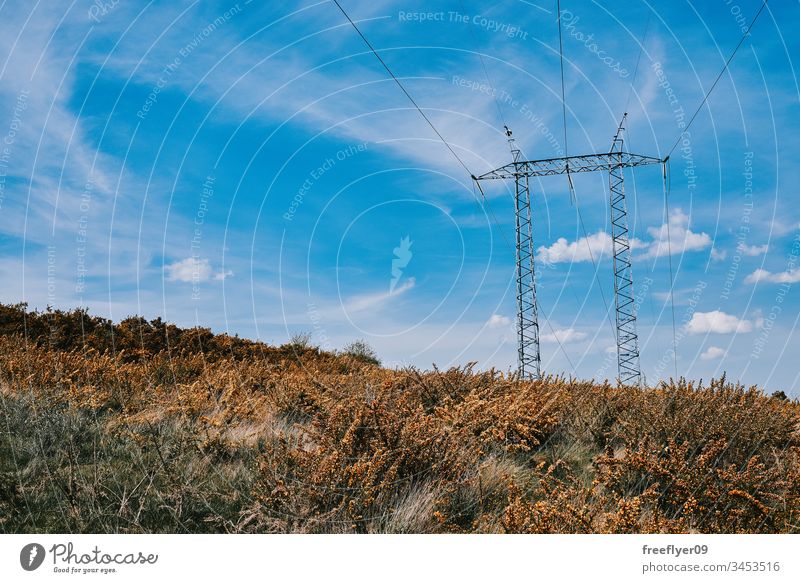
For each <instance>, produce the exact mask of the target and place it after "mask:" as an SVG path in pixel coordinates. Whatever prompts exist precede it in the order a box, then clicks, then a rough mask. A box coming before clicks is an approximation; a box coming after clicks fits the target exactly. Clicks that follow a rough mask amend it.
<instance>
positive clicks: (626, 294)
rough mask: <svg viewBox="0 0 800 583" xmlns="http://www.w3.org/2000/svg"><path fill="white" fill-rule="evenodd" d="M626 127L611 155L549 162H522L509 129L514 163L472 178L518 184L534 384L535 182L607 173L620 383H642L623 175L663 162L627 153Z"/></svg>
mask: <svg viewBox="0 0 800 583" xmlns="http://www.w3.org/2000/svg"><path fill="white" fill-rule="evenodd" d="M626 115H627V114H626ZM624 122H625V117H624V116H623V118H622V122H621V123H620V125H619V128H618V129H617V133H616V135H615V136H614V140H613V141H612V144H611V151H610V152H608V153H604V154H589V155H587V156H566V157H563V158H548V159H544V160H523V159H522V155H521V152H520V150H519V149H518V148H516V147H515V146H514V140H513V139H511V132H510V131H509V130H508V128H506V134H507V135H508V138H509V143H510V144H511V153H512V157H513V162H511V163H510V164H506V165H505V166H501V167H500V168H496V169H495V170H492V171H490V172H486V173H485V174H481V175H480V176H473V177H472V179H473V180H475V181H476V182H478V181H481V180H513V181H514V210H515V216H516V231H517V233H516V234H517V249H516V256H517V265H516V268H517V282H516V283H517V365H518V372H519V375H520V377H521V378H525V379H531V378H539V377H540V376H541V354H540V350H539V320H538V314H537V305H538V304H537V301H536V276H535V270H534V243H533V217H532V212H531V211H532V206H531V195H530V186H529V183H530V179H531V178H532V177H541V176H557V175H562V174H567V175H568V177H569V174H572V173H579V172H598V171H603V172H608V184H609V190H610V199H609V203H610V206H611V238H612V241H613V253H614V300H615V302H614V303H615V309H616V333H615V337H616V341H617V367H618V375H619V380H620V382H622V383H625V384H634V385H639V384H640V382H641V369H640V365H639V337H638V335H637V333H636V302H635V298H634V288H633V264H632V259H631V246H630V239H629V236H628V233H629V230H628V209H627V204H626V201H625V182H624V175H623V171H624V169H625V168H634V167H636V166H647V165H650V164H663V163H664V161H663V160H661V159H659V158H653V157H652V156H642V155H639V154H632V153H630V152H626V151H625V150H624V143H623V139H622V131H623V124H624ZM570 184H571V182H570ZM587 244H588V242H587Z"/></svg>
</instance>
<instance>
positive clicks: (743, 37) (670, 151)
mask: <svg viewBox="0 0 800 583" xmlns="http://www.w3.org/2000/svg"><path fill="white" fill-rule="evenodd" d="M767 1H768V0H764V1H763V2H762V3H761V7H760V8H759V9H758V12H756V15H755V16H754V17H753V20H751V21H750V25H749V26H748V27H747V29H745V31H744V34H743V35H742V38H741V39H739V44H737V45H736V48H734V49H733V52H732V53H731V56H730V57H728V60H727V61H725V65H724V66H723V67H722V70H721V71H720V72H719V75H717V78H716V79H714V82H713V83H712V84H711V88H710V89H709V90H708V91H707V92H706V94H705V95H704V96H703V101H701V102H700V105H698V106H697V109H696V110H695V112H694V114H692V117H691V118H689V123H687V124H686V127H685V128H683V131H682V132H681V133H680V135H679V136H678V139H677V140H675V144H674V145H673V146H672V148H670V150H669V152H668V153H667V156H666V158H665V160H666V159H668V158H669V157H670V156H671V155H672V152H674V151H675V148H677V147H678V144H680V143H681V139H682V138H683V135H684V134H685V133H686V132H688V131H689V127H690V126H691V125H692V122H693V121H694V120H695V118H696V117H697V114H698V113H700V110H701V109H702V108H703V106H704V105H705V104H706V101H708V97H709V95H711V92H712V91H714V88H715V87H716V86H717V83H719V80H720V79H721V78H722V75H723V74H724V73H725V71H726V70H727V69H728V66H729V65H730V64H731V61H732V60H733V57H735V56H736V53H737V51H738V50H739V47H741V46H742V44H743V43H744V40H745V39H746V38H747V37H748V36H750V31H751V30H752V29H753V25H754V24H755V23H756V21H757V20H758V17H759V16H761V12H762V11H763V10H764V8H765V7H766V5H767Z"/></svg>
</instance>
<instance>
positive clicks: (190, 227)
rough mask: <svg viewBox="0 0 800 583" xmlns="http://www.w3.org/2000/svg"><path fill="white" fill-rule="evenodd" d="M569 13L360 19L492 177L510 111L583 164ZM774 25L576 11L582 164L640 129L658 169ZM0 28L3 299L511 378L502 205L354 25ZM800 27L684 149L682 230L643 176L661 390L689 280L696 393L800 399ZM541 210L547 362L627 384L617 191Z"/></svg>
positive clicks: (687, 337) (645, 267) (673, 7)
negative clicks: (612, 236) (474, 368)
mask: <svg viewBox="0 0 800 583" xmlns="http://www.w3.org/2000/svg"><path fill="white" fill-rule="evenodd" d="M554 4H555V3H543V2H542V3H539V2H528V1H521V0H519V1H512V0H509V1H507V2H499V3H489V2H466V1H464V2H460V1H453V2H416V1H408V2H380V1H378V2H375V1H372V2H364V1H347V0H345V1H344V2H343V5H344V6H345V7H346V8H347V9H348V11H349V12H350V14H351V16H352V17H353V19H354V20H356V21H357V22H358V23H359V26H360V27H361V29H362V30H363V31H364V33H365V34H366V35H367V36H368V38H369V39H370V40H371V41H372V43H373V44H374V45H375V46H376V48H378V49H379V50H380V52H381V55H382V56H383V58H384V59H385V60H386V62H387V63H388V64H389V65H390V67H391V68H392V69H393V71H394V72H395V74H396V75H397V76H398V77H400V78H401V79H402V80H403V82H404V84H405V85H406V87H407V88H408V90H409V91H410V92H411V93H412V95H413V96H414V97H415V99H416V100H417V102H418V103H419V104H420V106H421V107H422V108H423V109H424V110H425V111H426V113H427V114H428V116H429V117H430V118H431V120H432V121H433V123H434V124H435V125H436V127H437V128H438V129H439V130H440V132H441V133H442V135H444V136H445V138H446V139H447V140H448V141H449V142H450V143H451V145H452V147H453V148H454V149H455V150H456V152H458V154H459V156H460V157H461V158H462V159H463V160H464V161H465V163H466V165H467V166H468V167H469V169H470V170H471V171H472V172H474V173H476V174H479V173H482V172H485V171H487V170H489V169H491V168H493V167H496V166H500V165H503V164H505V163H507V162H508V161H509V156H510V155H509V152H508V146H507V144H506V142H505V137H504V135H503V133H502V123H501V120H500V114H499V113H498V105H497V103H496V101H495V99H493V97H492V92H494V94H495V95H496V97H497V102H499V105H500V113H502V116H503V119H504V120H505V121H506V122H507V123H508V125H509V126H511V128H512V129H513V130H514V136H515V138H516V139H517V144H518V145H519V146H520V147H521V149H522V150H523V151H524V152H525V154H526V156H527V157H528V158H548V157H554V156H558V155H559V153H560V152H561V151H563V149H564V148H565V144H564V138H563V131H564V130H563V124H562V117H561V116H562V102H561V87H560V69H559V58H558V31H557V28H556V11H555V6H554ZM759 5H760V2H755V1H745V0H730V1H729V0H719V1H715V2H710V1H709V2H674V3H659V4H658V5H656V4H652V3H648V2H632V3H625V6H624V7H623V5H621V4H619V3H598V2H583V1H581V2H578V1H575V2H569V1H565V2H563V3H562V11H563V12H562V22H563V24H564V54H565V78H566V103H567V131H568V151H569V153H570V154H586V153H592V152H602V151H607V150H608V147H609V145H610V142H611V138H612V136H613V134H614V131H615V128H616V126H617V124H618V122H619V119H620V116H621V115H622V112H623V111H624V110H625V109H626V105H627V111H628V114H629V115H628V131H627V132H626V140H627V141H626V146H627V147H628V148H629V149H630V150H632V151H635V152H637V153H641V154H647V155H652V156H664V155H665V154H666V153H667V152H668V151H669V149H670V148H671V147H672V144H673V143H674V142H675V141H676V140H677V139H678V137H679V135H680V131H681V130H680V126H679V123H680V121H681V119H682V117H681V116H685V117H684V119H686V118H688V116H690V115H691V113H692V112H694V110H695V109H696V107H697V106H698V104H699V103H700V101H701V99H702V96H703V94H704V91H705V90H706V89H707V88H708V87H709V86H710V84H711V82H712V81H713V80H714V78H715V77H716V75H717V73H718V72H719V71H720V69H721V67H722V65H723V64H724V62H725V59H726V58H727V57H728V55H729V54H730V51H731V50H732V49H733V47H734V46H735V45H736V43H737V42H738V41H739V39H740V37H741V35H742V27H743V26H746V23H747V22H748V21H749V20H750V18H751V17H752V15H753V14H754V13H755V11H756V10H757V9H758V7H759ZM0 13H1V14H2V18H0V28H2V35H0V45H1V46H2V50H0V57H2V59H1V61H2V65H0V104H2V112H3V117H2V119H0V134H2V137H0V139H2V140H3V143H2V144H0V148H2V150H0V175H1V176H0V274H2V281H3V285H2V287H1V288H0V300H2V301H4V302H17V301H27V302H28V303H29V304H30V305H31V306H33V307H38V308H43V307H45V306H47V305H53V306H57V307H62V308H68V307H75V306H78V305H83V306H88V307H89V308H90V309H91V310H92V311H93V312H94V313H96V314H99V315H103V316H106V317H110V318H114V319H120V318H123V317H125V316H127V315H130V314H134V313H139V314H142V315H144V316H146V317H149V318H152V317H156V316H161V317H164V318H166V319H168V320H171V321H174V322H176V323H178V324H181V325H193V324H199V325H203V326H209V327H211V328H212V329H214V330H215V331H228V332H230V333H237V334H239V335H242V336H247V337H252V338H259V339H262V340H264V341H266V342H270V343H281V342H285V341H286V339H287V338H288V337H290V336H291V335H292V334H295V333H298V332H309V333H311V334H312V337H313V339H314V342H316V343H317V344H320V345H322V346H323V347H327V348H338V347H341V346H343V345H344V344H346V343H347V342H349V341H352V340H354V339H357V338H363V339H365V340H367V341H368V342H369V343H370V344H371V345H373V346H374V347H375V349H376V350H377V352H378V353H379V355H380V356H381V357H382V359H383V360H384V362H385V363H386V364H387V365H390V366H401V365H405V364H413V365H418V366H421V367H429V366H430V365H431V364H432V363H436V364H437V365H438V366H440V367H447V366H451V365H455V364H463V363H466V362H470V361H475V362H477V363H478V366H479V367H481V368H486V367H490V366H496V367H498V368H500V369H503V370H507V369H509V368H512V367H513V366H515V358H516V352H515V350H516V349H515V337H514V330H513V321H514V314H515V300H514V289H513V277H514V259H513V249H512V247H511V246H510V244H509V243H511V242H512V241H513V228H514V219H513V206H512V201H511V199H510V197H509V191H508V189H507V186H506V185H503V184H500V183H495V184H490V185H486V187H485V191H486V196H487V198H488V199H489V204H488V205H486V204H484V203H483V202H482V201H480V200H479V199H478V198H476V195H475V192H474V191H473V189H472V185H471V183H470V180H469V176H468V174H467V173H466V172H465V171H464V169H463V168H462V167H461V166H460V165H459V164H458V162H456V160H455V159H454V158H453V157H452V155H451V154H450V152H448V151H447V149H446V148H445V146H444V145H443V144H442V143H441V142H440V141H439V140H438V138H436V136H435V134H433V132H432V131H431V129H430V127H428V126H427V124H426V123H425V121H424V120H423V119H422V117H421V116H420V115H419V113H418V112H416V111H415V110H414V109H413V108H412V107H411V106H410V104H409V102H408V101H407V99H406V98H405V96H404V95H403V94H402V93H401V92H400V91H399V89H398V88H397V86H396V85H395V84H394V82H393V81H391V79H388V78H387V76H386V73H385V71H384V70H383V69H382V68H381V67H380V64H379V63H378V62H377V61H376V59H375V58H374V56H372V55H371V54H369V53H368V52H367V51H366V49H365V47H364V45H363V43H362V41H361V40H360V39H359V38H358V36H357V35H356V34H355V32H354V31H353V29H352V28H351V27H350V26H349V24H347V22H346V21H344V19H343V17H342V15H341V13H340V12H339V11H338V9H337V8H336V6H335V5H334V4H333V3H331V2H327V1H324V2H284V3H266V2H258V1H257V0H253V1H252V2H245V1H241V2H239V3H236V2H156V1H154V2H149V3H144V2H129V1H126V0H119V1H118V2H115V1H110V0H109V1H105V2H102V1H100V0H98V1H97V2H89V1H84V0H81V1H77V0H76V1H75V2H72V3H69V2H58V3H56V2H50V3H44V2H25V3H22V2H4V3H3V4H2V6H0ZM798 24H800V5H798V3H797V2H783V3H775V4H774V5H773V4H771V5H770V6H769V7H768V8H767V9H765V12H764V13H763V14H762V16H761V19H760V20H759V22H758V23H757V25H756V28H755V30H754V32H753V35H752V38H751V39H748V40H747V41H746V42H745V44H744V45H743V46H742V48H741V49H740V51H739V53H738V55H737V57H736V59H735V60H734V61H733V63H732V65H731V67H730V70H729V72H727V73H726V74H725V75H724V76H723V77H722V79H721V80H720V82H719V84H718V86H717V87H716V89H715V90H714V92H713V93H712V95H711V97H710V99H709V101H708V104H707V107H705V108H703V110H702V111H701V112H700V113H699V115H698V117H697V119H696V121H695V122H694V124H693V125H692V127H691V129H690V135H689V136H688V137H687V140H686V142H685V143H683V144H681V145H679V147H678V149H676V150H675V152H674V153H673V155H672V158H671V164H670V169H671V191H670V205H669V207H670V212H669V217H667V213H666V211H665V207H664V195H663V184H662V175H661V170H660V169H659V167H658V166H653V167H648V168H642V169H639V170H637V171H636V172H635V173H631V174H628V175H627V176H626V186H627V188H628V195H629V204H630V215H631V221H632V227H633V230H634V233H633V235H634V237H635V247H636V250H635V253H634V262H635V265H634V278H635V280H636V289H637V294H638V296H639V297H640V302H641V305H640V308H639V333H640V337H641V345H642V346H641V350H642V369H643V372H644V373H645V375H646V378H647V380H648V381H649V382H651V383H652V382H655V381H656V380H658V379H659V378H665V377H668V376H669V375H670V374H672V373H673V371H674V364H673V357H672V354H671V352H670V348H671V345H672V338H673V336H672V329H673V328H672V312H671V308H670V303H669V289H670V259H671V263H672V271H673V273H674V290H675V291H674V298H675V321H676V329H677V335H678V342H677V344H678V357H677V358H678V362H677V365H678V370H679V371H680V373H681V374H685V375H686V376H688V377H690V378H703V379H708V378H710V377H712V376H719V375H720V374H721V373H722V372H723V371H727V373H728V376H729V378H731V379H741V380H742V382H744V383H747V384H759V385H762V386H766V387H767V388H768V389H769V390H778V389H783V390H786V391H787V392H792V393H794V394H797V393H798V391H799V390H800V389H799V388H798V387H799V386H800V379H799V377H798V369H797V366H796V364H795V363H793V362H792V361H791V355H792V354H797V349H798V347H799V346H800V339H799V337H798V333H797V324H798V318H799V317H800V271H798V267H800V266H798V261H800V242H798V237H799V236H800V209H799V208H798V205H797V202H796V199H797V194H796V184H797V183H798V180H800V175H799V173H798V168H800V160H799V159H798V152H800V148H799V147H798V146H800V143H798V142H799V141H800V138H799V137H798V132H797V120H798V119H800V99H799V98H800V91H798V81H797V77H796V72H795V68H794V67H795V63H794V61H795V57H796V56H797V55H798V54H800V53H799V52H798V49H799V48H800V47H799V46H798V43H800V41H798V39H797V35H794V34H792V31H793V30H794V29H796V27H797V26H798ZM645 30H646V31H647V33H646V36H645V34H644V33H645ZM643 38H644V43H641V40H642V39H643ZM640 50H641V61H640V66H639V69H638V70H636V75H635V76H634V71H635V69H636V62H637V57H638V55H639V52H640ZM479 54H482V55H483V58H484V62H485V64H486V69H487V71H488V73H489V78H490V80H491V85H492V88H491V89H490V87H489V84H487V79H486V76H485V74H484V70H483V67H482V65H481V61H480V59H479V56H478V55H479ZM634 77H635V78H634ZM532 186H533V188H534V205H535V210H534V213H535V231H536V232H535V237H536V246H537V250H538V251H537V260H538V264H537V268H538V283H539V292H540V296H539V297H540V304H541V309H542V312H543V316H542V319H541V328H542V359H543V367H544V369H545V370H546V371H549V372H555V373H564V374H576V375H578V376H580V377H598V378H605V377H613V376H614V375H615V367H616V361H615V357H614V355H613V353H612V352H611V350H612V349H613V346H614V343H613V331H612V327H611V325H610V323H609V316H608V315H607V314H606V313H605V312H606V311H607V310H606V305H607V304H608V303H612V302H613V300H612V297H613V296H612V293H613V282H612V277H611V274H612V272H611V261H610V256H609V247H610V240H609V237H608V234H607V233H608V232H609V228H610V227H609V220H608V203H607V197H608V191H607V189H608V186H607V177H604V176H602V175H599V174H598V175H591V176H590V175H586V176H579V177H576V178H575V188H576V195H577V200H578V206H577V207H576V206H575V205H574V204H572V203H571V201H570V196H569V192H568V189H567V182H566V180H565V179H564V178H563V177H554V178H547V179H542V180H541V181H536V182H534V183H533V184H532ZM577 208H579V209H580V213H581V216H582V217H583V221H584V225H585V227H586V233H587V234H588V235H589V236H588V240H587V239H586V238H585V237H584V232H583V229H582V227H581V225H580V221H579V220H578V213H577ZM667 221H669V225H670V235H671V243H672V244H671V247H669V248H668V247H667V238H666V232H667V229H666V222H667ZM588 249H592V253H591V257H593V258H594V259H595V262H594V263H593V262H592V261H591V258H590V253H589V251H588ZM595 264H596V267H597V270H595ZM556 340H558V341H560V343H561V346H562V347H563V351H562V350H561V348H559V343H558V342H557V341H556ZM565 353H566V354H565Z"/></svg>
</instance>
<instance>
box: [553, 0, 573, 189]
mask: <svg viewBox="0 0 800 583" xmlns="http://www.w3.org/2000/svg"><path fill="white" fill-rule="evenodd" d="M556 9H557V10H558V16H557V21H558V58H559V62H560V63H561V114H562V117H563V118H564V156H569V145H568V143H567V98H566V91H565V89H564V40H563V35H562V33H561V0H557V1H556ZM567 180H570V179H569V173H568V174H567ZM571 183H572V181H571V180H570V184H571Z"/></svg>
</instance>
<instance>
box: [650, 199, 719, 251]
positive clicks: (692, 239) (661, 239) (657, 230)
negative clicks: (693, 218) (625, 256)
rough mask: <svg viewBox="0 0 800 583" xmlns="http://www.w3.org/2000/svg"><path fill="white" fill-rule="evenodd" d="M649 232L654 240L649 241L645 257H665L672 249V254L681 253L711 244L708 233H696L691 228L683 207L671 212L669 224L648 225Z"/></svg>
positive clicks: (697, 249) (698, 249)
mask: <svg viewBox="0 0 800 583" xmlns="http://www.w3.org/2000/svg"><path fill="white" fill-rule="evenodd" d="M647 232H648V233H649V234H650V236H651V237H652V238H653V240H652V241H650V242H649V243H648V245H647V251H646V252H645V254H644V255H643V257H664V256H666V255H669V254H670V251H671V252H672V255H680V254H682V253H685V252H687V251H700V250H701V249H705V248H707V247H710V246H711V237H710V236H709V235H708V234H707V233H695V232H694V231H692V230H691V229H689V217H688V215H686V214H685V213H684V212H683V211H682V210H681V209H675V210H674V211H672V212H671V213H670V216H669V225H667V224H666V223H665V224H663V225H661V226H660V227H648V229H647Z"/></svg>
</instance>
